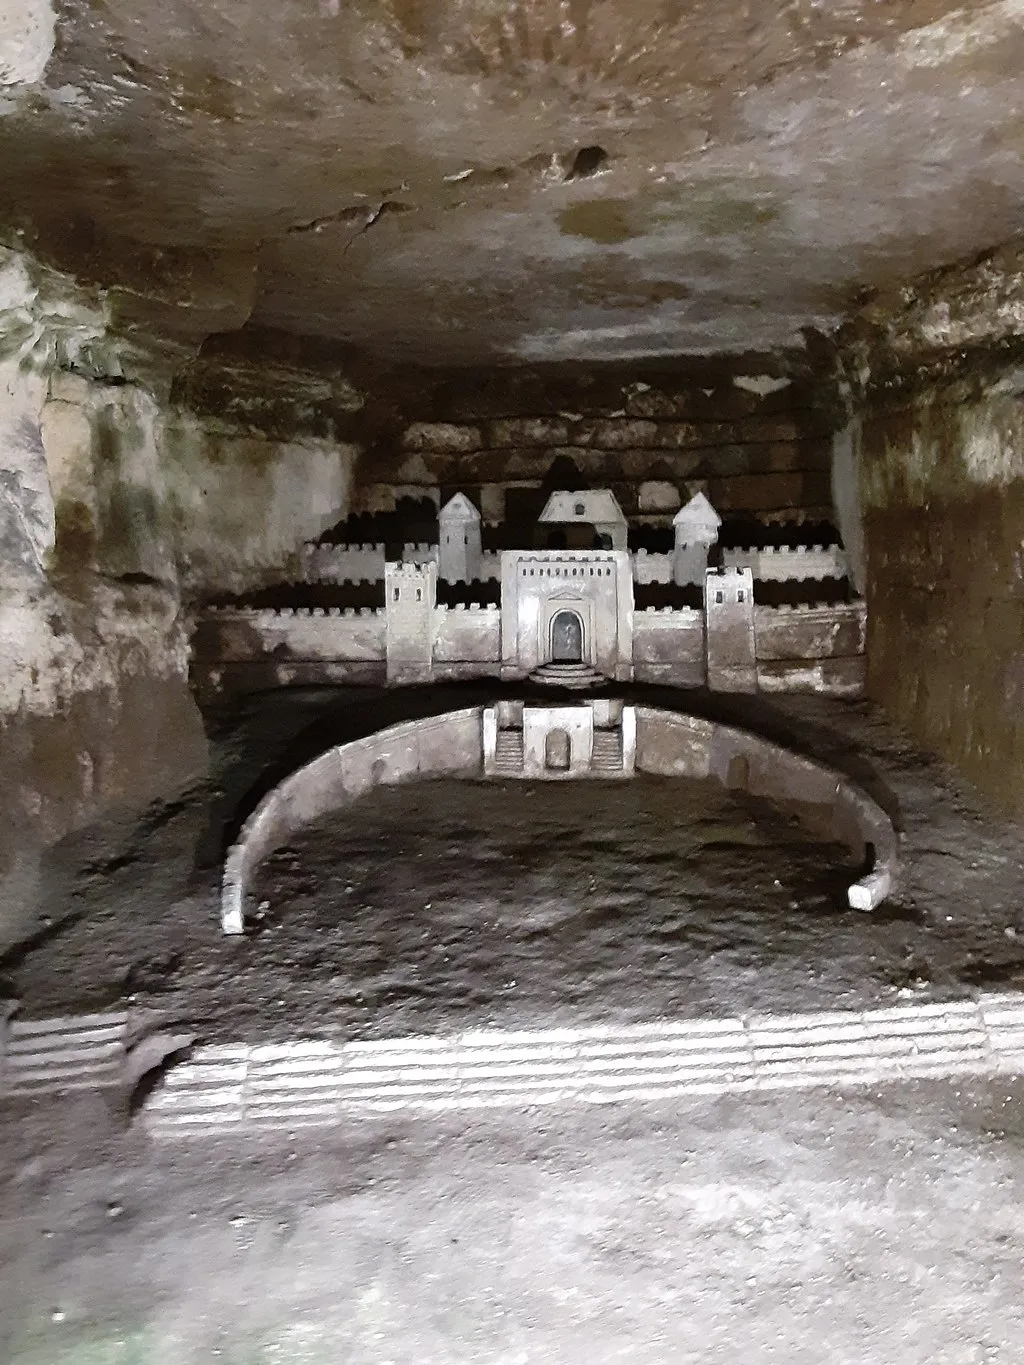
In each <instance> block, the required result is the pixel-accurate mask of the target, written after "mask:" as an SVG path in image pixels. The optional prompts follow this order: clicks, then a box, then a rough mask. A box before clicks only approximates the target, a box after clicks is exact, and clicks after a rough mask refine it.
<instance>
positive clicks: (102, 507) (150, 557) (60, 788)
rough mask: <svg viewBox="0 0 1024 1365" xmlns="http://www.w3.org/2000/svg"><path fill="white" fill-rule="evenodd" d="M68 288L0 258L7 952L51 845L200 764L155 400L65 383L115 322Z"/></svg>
mask: <svg viewBox="0 0 1024 1365" xmlns="http://www.w3.org/2000/svg"><path fill="white" fill-rule="evenodd" d="M61 284H62V282H61V281H60V279H59V278H58V277H55V276H53V275H49V276H44V275H43V274H42V273H40V272H38V271H37V270H36V268H35V267H31V266H30V264H29V263H28V262H27V261H26V260H25V259H24V258H21V257H18V256H16V255H14V254H13V253H8V252H3V253H0V450H2V452H3V467H2V468H0V803H2V806H0V906H2V910H0V942H4V941H7V940H9V939H10V938H12V937H15V936H16V935H17V934H18V933H19V932H21V931H23V930H24V929H25V928H28V927H30V926H31V924H32V919H31V916H32V912H33V907H34V903H35V892H36V882H37V877H38V873H39V865H40V857H41V854H42V850H43V848H44V847H45V845H46V844H47V843H48V842H51V841H52V840H54V839H55V838H59V837H60V836H61V834H63V833H64V832H66V831H67V830H69V829H72V828H74V827H75V826H76V825H79V824H81V823H83V822H85V821H88V820H89V819H91V818H93V817H94V816H95V815H96V813H97V812H98V811H99V810H101V809H102V808H103V807H104V806H107V805H109V804H111V803H112V802H127V803H134V804H142V803H144V802H146V801H149V800H151V799H153V798H155V797H159V796H163V795H169V794H171V793H173V792H174V791H175V790H177V789H178V788H180V787H181V785H182V784H183V783H184V782H186V781H188V780H190V779H192V778H194V776H195V775H196V773H197V772H201V771H202V768H203V765H204V761H205V741H204V738H203V732H202V726H201V723H200V720H199V716H198V713H197V711H196V708H195V706H194V704H193V702H192V700H191V697H190V695H189V691H188V684H187V668H188V647H187V634H186V630H185V623H184V620H183V617H182V612H181V603H180V600H179V596H178V588H177V571H176V566H175V561H174V557H173V553H172V543H171V539H170V537H169V535H168V527H167V525H166V524H165V522H164V519H163V514H162V512H161V485H160V478H159V468H158V459H157V453H156V445H155V440H154V430H155V424H156V422H157V417H158V414H157V409H156V404H155V402H154V400H153V398H152V397H151V396H150V395H148V394H146V393H145V392H144V391H142V390H140V389H137V388H135V387H134V386H131V385H118V386H109V385H101V384H96V383H90V382H88V381H87V380H85V379H84V378H81V377H79V376H75V375H71V374H69V373H67V372H64V373H63V375H62V374H61V372H60V370H59V369H58V368H57V367H58V366H60V365H69V364H74V363H76V362H77V363H82V362H83V359H84V357H85V356H86V354H87V353H88V352H89V350H90V349H91V348H93V347H95V345H96V344H97V343H98V342H101V341H102V339H103V335H104V328H105V318H104V314H103V307H102V301H101V300H99V299H94V300H89V299H87V298H86V297H85V296H84V295H83V293H82V291H80V290H78V289H76V288H75V287H74V286H72V285H70V284H67V287H66V290H65V291H64V292H62V290H61Z"/></svg>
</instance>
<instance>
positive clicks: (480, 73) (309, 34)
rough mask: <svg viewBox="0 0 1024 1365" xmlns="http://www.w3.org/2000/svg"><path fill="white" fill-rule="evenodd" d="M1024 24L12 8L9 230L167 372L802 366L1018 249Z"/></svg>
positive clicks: (694, 11)
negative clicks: (799, 357)
mask: <svg viewBox="0 0 1024 1365" xmlns="http://www.w3.org/2000/svg"><path fill="white" fill-rule="evenodd" d="M1021 9H1022V6H1021V5H1020V3H1019V0H995V3H991V4H982V5H979V6H972V7H970V8H965V7H958V6H956V5H954V4H952V3H950V0H903V3H899V4H894V5H888V6H885V7H884V9H883V7H880V6H878V5H876V4H872V3H870V2H869V0H850V3H847V4H843V5H834V6H820V5H816V4H810V3H804V0H793V2H792V3H783V4H777V5H774V6H771V7H758V9H757V11H756V12H752V11H751V10H750V7H749V6H747V5H745V4H740V3H738V0H737V2H736V3H731V2H730V3H725V4H723V3H721V2H720V0H715V3H712V2H711V0H704V2H703V3H691V4H687V5H682V4H676V5H672V4H670V5H665V4H662V3H658V4H655V3H653V0H651V2H650V3H646V2H645V3H640V4H638V3H636V0H630V3H629V4H626V3H624V0H593V2H592V3H583V0H579V2H578V3H576V4H573V5H569V6H566V5H564V4H555V3H554V2H553V0H552V3H547V2H546V0H545V2H543V3H540V4H538V3H530V4H526V3H518V4H517V3H513V4H506V5H502V6H500V7H495V6H493V5H491V4H489V3H485V0H472V3H460V4H456V3H454V0H452V2H451V3H443V4H438V5H430V6H424V5H420V4H411V3H399V0H377V2H376V3H366V4H363V5H347V6H341V5H339V4H337V3H336V2H335V0H321V3H320V4H319V5H316V6H312V5H308V4H299V3H298V2H297V0H295V3H285V4H283V5H281V6H279V7H277V8H276V9H275V14H274V19H273V22H272V23H270V24H269V25H268V23H267V22H266V16H265V15H261V18H260V22H259V23H256V22H255V12H254V11H253V9H252V6H251V0H214V3H212V4H210V5H208V6H205V7H204V9H203V13H202V16H199V15H197V14H196V13H195V12H194V11H193V10H192V9H191V8H190V7H189V6H187V5H186V4H184V3H183V0H182V3H180V4H172V5H171V6H170V7H168V6H167V5H165V4H164V5H160V6H157V5H155V4H153V3H151V0H148V2H147V3H144V4H142V5H141V6H140V5H138V4H135V5H131V6H128V5H125V4H111V5H108V6H106V7H105V8H104V9H103V11H102V12H101V11H97V10H96V8H95V7H93V6H88V5H86V4H84V3H82V2H81V0H64V3H63V4H61V6H60V7H59V12H58V14H57V16H56V17H57V19H58V20H59V22H57V23H56V25H54V22H53V20H54V15H53V12H52V11H51V10H50V9H49V8H48V7H47V6H46V5H44V4H41V3H40V0H20V3H19V5H17V6H15V7H14V11H13V16H14V20H15V21H17V22H13V23H12V25H11V26H10V27H9V29H7V30H4V31H3V33H2V35H0V39H2V41H3V47H4V52H5V53H7V54H8V56H6V57H5V58H4V60H3V61H2V62H0V79H2V80H3V82H4V85H3V94H2V108H3V117H2V118H0V148H2V151H3V157H4V164H5V167H6V168H7V177H8V183H7V187H6V188H7V193H6V196H5V197H6V200H7V203H6V206H5V207H4V208H3V209H2V210H0V218H2V219H3V220H4V224H5V226H6V231H7V235H8V240H12V234H13V233H14V232H15V231H18V230H20V231H21V233H22V234H23V240H24V241H26V242H27V243H29V244H31V245H34V246H35V248H36V249H38V250H39V251H40V252H41V253H42V254H43V255H44V257H48V258H49V259H51V260H52V261H53V262H54V263H56V264H59V265H60V266H61V267H62V268H64V269H67V270H69V271H70V272H71V273H72V274H74V275H76V277H78V278H81V279H82V280H83V281H84V282H86V283H94V284H99V285H102V286H103V287H105V288H107V289H108V290H110V291H112V292H111V297H112V300H113V306H114V312H115V314H117V316H118V317H120V318H121V319H122V320H123V322H124V325H125V326H126V327H127V328H129V329H131V328H139V329H143V330H150V331H152V332H154V333H156V334H161V335H165V336H172V337H174V338H175V339H176V340H179V341H188V342H192V343H198V341H200V340H201V339H202V338H203V337H205V336H207V335H209V334H211V333H215V332H230V331H232V330H235V329H237V328H238V327H241V326H243V325H244V324H246V323H248V324H250V325H256V326H258V327H263V328H275V329H278V330H280V331H284V332H290V333H295V334H301V335H308V336H319V337H323V338H328V339H330V340H331V341H333V342H338V343H341V344H345V345H348V346H352V347H355V348H357V349H358V350H360V351H364V352H369V353H370V354H372V355H375V356H378V357H381V358H386V359H388V360H389V361H395V360H404V361H408V362H413V363H429V364H435V363H444V364H462V363H467V362H470V361H472V362H475V363H476V362H480V361H481V360H485V359H490V360H493V361H495V362H498V363H503V364H509V363H536V362H563V361H579V360H608V361H622V360H647V359H650V358H652V357H666V356H673V355H678V354H715V353H720V352H737V351H752V350H753V351H756V350H761V351H771V350H774V349H777V348H784V347H793V346H797V347H799V346H800V345H801V344H802V340H803V338H804V336H805V335H806V334H807V332H808V330H809V329H810V330H815V331H825V332H828V331H831V330H833V329H834V328H835V327H836V326H837V325H838V324H839V322H840V321H841V319H842V317H843V315H844V314H845V312H846V311H847V309H848V308H849V306H850V304H851V302H852V301H853V300H854V299H855V298H856V297H857V291H858V290H860V289H861V288H862V287H864V286H870V287H885V286H887V285H889V284H891V283H892V282H894V281H896V280H899V279H901V278H903V277H905V276H909V275H913V274H916V273H919V272H920V271H922V270H925V269H931V268H934V267H936V266H939V265H941V264H943V263H945V262H948V261H950V260H954V259H957V258H959V257H962V256H964V255H965V254H967V253H970V252H972V251H977V250H980V249H982V248H984V247H988V246H991V245H993V244H994V243H996V242H998V241H1000V240H1002V239H1004V238H1006V237H1008V236H1009V235H1011V234H1012V233H1013V232H1014V231H1015V230H1016V227H1017V224H1018V222H1019V209H1020V204H1021V199H1022V197H1024V173H1022V172H1021V171H1020V168H1019V156H1018V148H1017V143H1016V138H1017V133H1016V131H1015V130H1016V126H1017V119H1016V113H1015V111H1016V110H1017V109H1018V108H1019V106H1020V103H1021V100H1022V99H1024V76H1022V75H1021V74H1020V72H1022V71H1024V61H1021V60H1020V58H1021V57H1022V56H1024V33H1022V31H1021V29H1020V25H1019V18H1020V12H1021ZM19 35H20V36H19ZM51 48H52V50H51ZM40 54H42V56H41V55H40ZM43 57H45V60H43ZM15 59H17V60H15Z"/></svg>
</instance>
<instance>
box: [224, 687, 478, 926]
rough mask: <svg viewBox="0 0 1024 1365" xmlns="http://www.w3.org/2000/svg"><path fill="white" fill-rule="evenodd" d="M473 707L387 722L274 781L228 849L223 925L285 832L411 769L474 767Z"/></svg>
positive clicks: (235, 921) (467, 772)
mask: <svg viewBox="0 0 1024 1365" xmlns="http://www.w3.org/2000/svg"><path fill="white" fill-rule="evenodd" d="M480 716H481V708H480V707H471V708H468V709H466V710H462V711H452V712H449V713H448V714H447V715H443V716H431V717H428V718H427V719H425V720H417V721H407V722H404V723H403V724H401V725H393V726H391V727H390V728H389V729H387V730H381V731H379V732H378V733H377V734H375V735H368V736H367V737H366V738H365V739H359V740H354V741H353V742H352V743H350V744H343V745H340V746H339V747H337V748H335V749H330V750H328V752H327V753H325V754H323V755H321V757H320V758H317V759H314V760H313V762H312V763H308V764H306V766H305V767H303V768H300V769H299V770H298V771H297V772H294V773H292V775H291V776H290V777H288V778H286V779H285V781H284V782H282V783H281V784H280V786H278V787H275V788H274V790H273V791H272V792H270V793H269V795H268V796H266V797H265V798H264V800H263V801H262V802H261V803H260V805H259V806H258V807H257V809H256V810H255V811H254V812H253V814H252V815H251V816H250V818H249V820H248V821H247V822H246V824H245V827H244V828H243V830H242V832H241V834H240V835H239V838H238V839H237V841H236V842H235V844H234V845H233V847H232V849H231V851H230V853H229V854H228V858H227V861H226V863H225V867H224V881H223V888H222V896H221V923H222V925H223V927H224V931H225V933H229V934H240V933H242V931H243V929H244V921H245V901H246V896H247V894H248V891H249V888H250V886H251V882H252V877H253V873H254V872H255V870H256V868H257V867H258V866H259V864H260V863H261V862H262V861H263V859H264V858H265V857H266V856H267V854H268V853H270V852H272V851H273V849H275V848H277V847H279V846H280V845H281V844H282V843H283V842H284V840H285V839H287V838H288V836H289V834H290V833H292V832H293V831H294V830H297V829H299V828H301V827H302V826H303V825H305V824H308V823H309V822H310V821H313V820H317V819H319V818H320V817H321V816H323V815H326V814H327V813H329V812H330V811H333V810H336V809H338V808H339V807H341V806H345V805H347V804H348V803H349V802H350V801H353V800H355V798H356V797H357V796H361V795H362V794H363V793H364V792H366V791H369V790H370V789H371V788H372V787H375V786H380V785H387V784H389V783H392V782H401V781H403V780H406V779H408V778H414V777H435V776H442V775H454V776H462V777H472V776H475V775H476V774H477V773H479V772H481V771H482V764H483V739H482V730H481V719H480Z"/></svg>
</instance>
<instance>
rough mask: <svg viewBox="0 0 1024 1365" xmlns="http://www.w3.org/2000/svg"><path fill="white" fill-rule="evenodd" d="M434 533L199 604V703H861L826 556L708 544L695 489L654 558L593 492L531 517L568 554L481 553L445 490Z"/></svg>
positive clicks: (715, 535)
mask: <svg viewBox="0 0 1024 1365" xmlns="http://www.w3.org/2000/svg"><path fill="white" fill-rule="evenodd" d="M437 525H438V542H437V543H436V544H429V543H421V544H416V545H406V546H405V547H404V548H403V549H402V550H401V552H400V554H397V555H395V554H394V552H393V551H392V552H391V555H389V553H388V552H386V548H385V545H384V544H383V543H380V544H372V545H366V544H362V545H359V546H356V547H351V546H348V545H345V544H331V545H329V546H318V547H313V548H311V549H310V551H309V552H308V554H307V555H306V558H305V565H306V575H305V581H304V582H302V583H299V584H295V585H292V586H291V587H287V586H282V587H279V588H275V589H268V590H265V591H264V592H263V593H257V594H253V595H251V596H250V597H248V598H243V599H235V600H226V601H225V600H221V601H220V602H215V603H211V604H210V605H209V606H208V607H207V609H206V610H204V612H203V613H202V615H201V618H200V621H199V623H198V627H197V631H196V636H195V641H194V655H195V661H196V662H195V673H196V677H197V681H198V683H199V685H200V687H201V689H202V690H204V691H212V692H213V693H217V692H219V691H223V690H226V689H227V690H234V689H237V688H240V687H241V688H246V687H249V686H257V687H266V686H274V685H279V686H280V685H289V684H298V683H325V682H327V683H345V682H354V683H376V684H386V685H389V686H402V685H405V684H410V683H423V682H429V681H441V680H455V679H460V678H473V677H500V678H504V679H526V678H531V677H533V678H535V679H536V680H538V681H540V682H544V683H557V684H561V685H563V686H566V687H595V686H600V685H602V684H604V683H610V682H620V683H622V682H629V681H634V680H635V681H640V682H656V683H664V684H667V685H671V686H676V687H709V688H712V689H714V690H718V691H740V692H754V691H758V690H760V691H766V692H785V691H814V692H821V693H825V694H828V695H832V696H857V695H859V693H860V692H861V691H862V689H863V679H864V647H865V606H864V602H863V601H862V600H859V599H856V598H854V597H853V596H852V595H851V593H850V591H849V588H848V584H847V575H846V564H845V554H844V552H843V550H842V548H841V547H840V546H838V545H831V546H818V545H816V546H801V545H788V546H785V545H767V546H766V545H761V546H760V547H759V546H756V545H752V546H748V547H746V548H737V546H736V544H735V540H733V543H732V544H729V543H725V544H723V541H727V539H728V538H727V537H726V536H725V535H724V532H725V530H726V529H727V527H723V524H722V521H721V518H720V517H719V515H718V513H717V512H716V511H715V509H714V508H713V507H712V506H711V504H710V503H709V502H708V500H707V499H706V497H704V495H703V494H702V493H697V494H696V495H695V496H694V497H693V498H691V499H690V501H689V502H688V503H687V504H686V506H684V507H683V508H681V509H680V511H679V512H678V513H676V514H675V517H674V518H673V519H672V523H671V533H672V536H673V539H674V542H675V543H674V549H673V552H672V553H671V554H669V553H654V552H649V551H647V550H643V549H638V550H630V549H628V548H627V533H628V529H629V528H628V523H627V521H626V518H625V516H624V515H623V514H622V511H621V508H620V507H619V505H618V503H617V501H616V499H615V497H614V495H613V494H612V493H611V492H610V491H608V490H606V489H605V490H596V491H594V490H590V491H586V492H579V493H577V492H572V491H570V492H557V493H554V494H552V495H551V497H550V498H549V499H548V502H547V504H546V505H545V507H544V510H543V513H542V521H541V524H540V526H538V528H537V529H538V538H539V539H541V540H543V538H544V536H545V535H547V534H549V531H548V528H559V527H561V528H565V527H568V528H570V529H574V530H575V532H576V533H577V534H576V543H577V548H564V549H563V548H555V547H549V548H537V547H536V546H535V547H534V548H525V547H524V548H511V549H501V550H494V549H486V550H485V549H483V548H482V537H481V522H480V515H479V512H478V511H477V509H476V508H475V507H474V506H473V504H472V502H471V501H470V500H469V499H468V498H467V497H465V496H464V495H462V494H457V495H456V496H455V497H453V498H451V499H450V500H449V501H448V502H447V503H446V504H445V506H444V507H443V508H442V509H441V512H440V513H439V515H438V521H437ZM588 537H589V548H579V547H578V542H579V540H580V539H581V538H582V539H583V541H585V542H586V541H587V539H588ZM716 542H717V546H716ZM712 547H716V548H715V559H716V561H717V562H716V563H715V565H713V566H712V567H708V559H709V555H710V552H711V550H712ZM392 555H393V556H394V557H391V556H392ZM349 561H351V564H352V566H353V571H352V572H351V573H349V571H348V570H347V569H346V567H345V566H346V564H347V563H348V562H349Z"/></svg>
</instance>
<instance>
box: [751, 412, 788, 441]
mask: <svg viewBox="0 0 1024 1365" xmlns="http://www.w3.org/2000/svg"><path fill="white" fill-rule="evenodd" d="M739 427H740V436H741V439H742V440H744V441H764V442H769V441H799V439H800V437H801V434H802V433H801V431H800V428H799V427H798V426H797V424H796V422H794V421H793V420H792V419H787V418H761V417H748V418H746V419H745V420H744V421H743V422H741V423H739Z"/></svg>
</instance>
